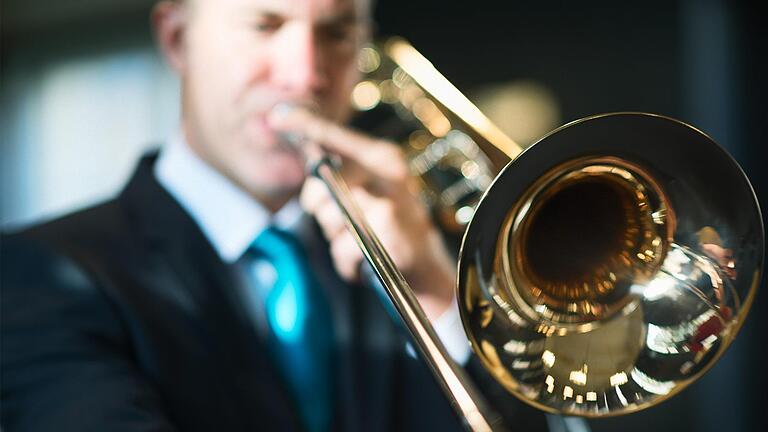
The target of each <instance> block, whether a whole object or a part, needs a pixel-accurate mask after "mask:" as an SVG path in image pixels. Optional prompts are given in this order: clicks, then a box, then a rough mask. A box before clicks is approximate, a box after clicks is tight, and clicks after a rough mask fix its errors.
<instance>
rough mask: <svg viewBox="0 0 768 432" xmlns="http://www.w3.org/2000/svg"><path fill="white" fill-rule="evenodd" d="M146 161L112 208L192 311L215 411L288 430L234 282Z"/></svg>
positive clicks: (287, 414)
mask: <svg viewBox="0 0 768 432" xmlns="http://www.w3.org/2000/svg"><path fill="white" fill-rule="evenodd" d="M154 160H155V156H150V157H145V158H143V159H142V161H141V162H140V164H139V167H138V169H137V172H136V173H135V175H134V177H133V178H132V179H131V181H130V182H129V184H128V186H127V187H126V189H125V190H124V191H123V193H122V194H121V196H120V202H121V204H122V205H123V206H124V207H125V209H126V211H127V212H128V213H129V214H131V215H132V217H133V219H134V220H135V221H136V222H137V224H138V225H139V231H140V232H142V233H143V235H144V236H145V240H146V241H147V242H148V244H150V245H151V247H152V249H153V250H154V251H156V253H157V254H158V255H159V256H161V257H163V258H164V260H165V261H166V262H167V265H168V266H169V268H170V269H171V271H172V272H173V274H175V276H176V277H177V279H178V280H179V281H180V283H179V284H178V286H179V287H180V289H182V290H184V291H185V293H183V294H184V295H188V296H189V297H190V298H191V299H192V302H193V303H194V304H195V307H194V308H193V314H194V316H193V317H191V319H190V325H192V326H195V327H196V330H197V331H196V332H194V334H198V335H201V336H202V339H203V340H200V341H194V343H201V344H205V345H206V349H205V351H207V352H209V353H211V356H210V361H211V362H212V366H213V367H212V368H211V370H210V373H211V374H212V375H215V376H216V382H217V384H218V387H219V391H220V393H219V395H217V397H219V398H221V399H224V400H222V401H218V402H220V403H219V406H220V408H221V410H223V411H224V412H226V413H227V415H228V416H230V417H231V418H232V419H234V423H235V424H239V425H241V426H243V427H248V428H250V427H255V428H257V427H264V426H268V427H275V428H277V429H279V430H292V429H295V428H296V417H295V415H294V414H293V409H292V407H291V404H290V402H289V400H288V398H287V397H286V395H285V393H284V391H283V390H282V387H281V385H280V384H279V383H278V382H277V380H276V379H275V376H276V374H275V373H273V370H272V369H273V368H272V365H271V364H270V362H269V359H268V356H267V354H266V350H265V349H264V347H263V345H262V343H261V342H260V340H259V338H258V336H257V335H256V332H255V329H254V327H253V325H252V324H251V321H250V319H249V317H248V315H247V311H246V309H245V308H244V306H243V302H242V301H241V298H240V295H239V293H240V292H241V291H240V289H239V286H238V284H240V283H241V280H240V279H239V278H238V277H237V275H236V274H235V272H234V268H232V267H231V266H227V265H225V264H224V263H223V262H222V261H221V260H220V258H219V257H218V255H217V254H216V252H215V251H214V250H213V248H212V247H211V245H210V244H209V243H208V241H207V240H206V239H205V237H204V235H203V234H202V232H201V231H200V229H199V228H198V227H197V225H196V224H195V223H194V221H193V220H192V219H191V218H190V217H189V216H188V215H187V214H186V213H185V212H184V210H183V209H182V208H181V207H180V206H179V205H178V204H177V203H176V202H175V200H174V199H173V198H172V197H171V196H170V195H169V194H168V193H167V192H166V191H165V190H164V189H163V188H162V186H160V184H159V183H157V181H156V180H155V178H154V175H153V173H152V166H153V163H154ZM211 397H214V395H211ZM212 403H216V401H212Z"/></svg>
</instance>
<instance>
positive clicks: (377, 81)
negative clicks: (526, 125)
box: [352, 38, 521, 234]
mask: <svg viewBox="0 0 768 432" xmlns="http://www.w3.org/2000/svg"><path fill="white" fill-rule="evenodd" d="M358 68H359V70H360V71H361V72H362V73H363V74H364V75H363V76H364V78H363V80H362V81H361V82H360V83H358V85H357V86H356V87H355V89H354V90H353V92H352V102H353V105H354V106H355V107H356V108H357V109H358V110H361V111H365V110H370V109H373V108H374V107H376V106H378V105H380V104H383V105H387V106H389V107H391V108H392V109H393V110H394V112H395V114H396V115H397V116H398V118H399V119H400V121H401V123H402V124H401V125H398V126H402V127H404V128H405V131H406V132H405V133H403V132H401V133H400V134H401V135H402V136H399V137H397V138H398V139H399V140H400V141H402V143H401V144H402V147H403V148H404V149H405V152H406V157H407V159H408V161H409V165H410V167H411V171H412V172H413V173H414V175H415V176H416V177H417V178H419V179H421V180H422V185H423V188H422V192H423V193H422V195H423V197H424V200H425V201H426V202H427V204H428V205H429V206H430V208H432V209H433V211H434V213H435V215H436V219H437V222H438V223H439V224H440V225H441V227H442V228H443V229H445V230H447V231H449V232H453V233H456V234H461V233H462V232H463V230H464V228H465V227H466V224H467V223H468V222H469V220H470V219H471V217H472V213H473V209H474V206H475V205H476V204H477V201H478V200H479V199H480V196H481V195H482V193H483V192H484V191H485V189H487V188H488V186H489V185H490V184H491V181H492V180H493V177H494V176H495V175H496V173H498V172H499V170H500V169H501V168H502V167H503V166H504V165H506V164H507V163H508V162H509V159H510V158H511V157H514V155H517V154H518V153H520V151H521V147H520V146H519V145H518V144H517V143H515V142H514V141H513V140H512V139H511V138H509V137H508V136H506V135H505V134H504V133H503V132H501V130H499V128H497V127H496V126H495V125H494V124H493V123H492V122H491V121H490V120H489V119H488V118H487V117H486V116H485V115H484V114H483V113H482V112H480V110H479V109H477V107H476V106H475V105H474V104H472V102H470V101H469V99H467V98H466V97H465V96H464V95H463V94H462V93H461V92H460V91H459V90H458V89H457V88H456V87H454V86H453V85H452V84H451V83H450V82H449V81H448V80H447V79H446V78H445V77H444V76H443V75H442V74H440V72H438V71H437V69H435V67H434V66H432V64H431V63H430V62H429V61H428V60H427V59H426V58H425V57H424V56H423V55H421V54H420V53H419V52H418V51H417V50H416V49H414V48H413V46H411V45H410V44H409V43H408V42H406V41H405V40H404V39H401V38H392V39H389V40H387V41H386V42H384V43H383V44H380V45H371V46H368V47H366V48H364V49H363V50H362V52H361V54H360V56H359V62H358ZM389 126H390V128H391V125H389ZM388 132H389V131H388Z"/></svg>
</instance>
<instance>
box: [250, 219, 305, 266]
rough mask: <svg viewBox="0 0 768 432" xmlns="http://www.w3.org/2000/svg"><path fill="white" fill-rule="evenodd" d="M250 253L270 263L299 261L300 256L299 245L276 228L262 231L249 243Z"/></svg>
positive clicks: (289, 235)
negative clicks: (287, 260)
mask: <svg viewBox="0 0 768 432" xmlns="http://www.w3.org/2000/svg"><path fill="white" fill-rule="evenodd" d="M250 249H251V251H252V252H254V253H256V255H257V256H262V257H264V258H266V259H268V260H270V261H275V260H280V259H283V258H287V259H294V260H295V259H299V257H300V256H301V255H302V247H301V244H300V243H299V242H298V240H296V238H295V237H294V236H293V234H291V233H290V232H288V231H285V230H282V229H280V228H276V227H268V228H267V229H265V230H263V231H262V232H261V233H260V234H259V235H258V236H256V239H255V240H254V241H253V243H251V247H250Z"/></svg>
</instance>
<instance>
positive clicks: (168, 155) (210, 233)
mask: <svg viewBox="0 0 768 432" xmlns="http://www.w3.org/2000/svg"><path fill="white" fill-rule="evenodd" d="M155 176H156V177H157V180H158V182H159V183H160V184H161V185H162V186H163V187H164V188H165V189H166V190H167V191H168V192H169V193H170V194H171V196H173V197H174V198H175V199H176V201H178V202H179V204H181V206H182V207H183V208H184V209H185V210H186V211H187V213H188V214H189V215H190V216H191V217H192V219H193V220H194V221H195V222H196V223H197V225H198V226H199V227H200V229H201V230H202V231H203V234H204V235H205V236H206V238H207V239H208V241H209V242H210V243H211V245H212V246H213V248H214V249H215V250H216V252H217V253H218V254H219V257H221V259H222V261H224V262H225V263H228V264H234V263H235V262H236V261H237V260H238V259H240V257H242V256H243V254H244V253H245V252H246V251H247V250H248V247H249V246H250V245H251V243H252V242H253V241H254V239H256V237H257V236H258V235H259V234H260V233H261V232H262V230H264V229H266V228H267V227H269V226H275V227H277V228H282V229H286V230H289V231H290V230H291V228H292V227H294V226H295V224H297V223H298V222H299V220H300V219H301V216H302V209H301V206H300V205H299V203H298V200H296V199H293V200H291V201H289V202H288V203H287V204H285V205H284V206H283V207H282V208H281V209H280V210H279V211H277V212H276V213H274V214H271V213H270V212H269V210H267V209H266V208H265V207H264V206H262V205H261V204H260V203H259V202H258V201H256V200H254V199H253V198H252V197H251V196H250V195H248V194H247V193H245V192H244V191H243V190H241V189H240V188H238V187H237V186H236V185H235V184H234V183H232V182H231V181H230V180H229V179H227V178H226V177H225V176H224V175H222V174H221V173H220V172H218V171H216V170H215V169H214V168H212V167H211V166H210V165H208V164H207V163H205V162H204V161H203V160H202V159H201V158H200V157H199V156H197V155H196V154H195V153H194V152H193V151H192V149H191V148H190V147H189V145H188V144H187V142H186V140H185V139H184V137H183V135H182V134H181V133H178V134H176V135H175V136H174V137H172V138H171V139H170V140H169V142H168V143H167V145H166V147H165V148H164V149H163V151H162V152H161V154H160V157H159V158H158V160H157V163H156V164H155ZM265 277H268V276H265ZM432 324H433V326H434V327H435V331H436V332H437V335H438V337H439V338H440V339H441V340H442V341H443V343H444V344H445V346H446V348H447V349H448V353H449V354H450V355H451V357H453V359H454V360H456V361H457V362H459V363H460V364H464V363H466V361H467V360H468V358H469V355H470V347H469V344H468V342H467V338H466V336H465V334H464V330H463V327H462V325H461V318H460V316H459V310H458V305H457V304H456V302H455V301H454V302H453V303H452V305H451V307H450V308H449V309H448V310H447V311H446V312H444V313H443V314H442V315H441V316H440V317H439V318H438V319H436V320H435V321H434V322H433V323H432ZM409 351H410V350H409Z"/></svg>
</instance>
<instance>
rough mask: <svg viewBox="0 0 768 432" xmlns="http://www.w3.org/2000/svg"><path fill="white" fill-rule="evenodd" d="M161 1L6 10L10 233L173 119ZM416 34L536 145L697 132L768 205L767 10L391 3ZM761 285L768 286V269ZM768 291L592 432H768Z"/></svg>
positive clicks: (684, 2)
mask: <svg viewBox="0 0 768 432" xmlns="http://www.w3.org/2000/svg"><path fill="white" fill-rule="evenodd" d="M152 4H153V1H152V0H68V1H62V2H55V1H54V2H52V1H44V0H5V1H3V2H2V3H0V8H2V9H0V17H1V18H2V23H1V31H2V34H1V39H0V48H1V50H0V88H2V94H1V95H0V225H1V226H2V227H3V228H4V229H9V228H13V227H17V226H20V225H24V224H27V223H31V222H34V221H39V220H43V219H47V218H50V217H53V216H56V215H59V214H61V213H63V212H67V211H70V210H72V209H75V208H77V207H81V206H84V205H87V204H89V203H92V202H95V201H97V200H99V199H103V198H107V197H109V196H111V195H113V194H114V193H116V192H117V191H118V190H119V188H120V187H121V186H122V184H123V183H124V182H125V181H126V179H127V177H128V175H129V174H130V172H131V170H132V169H133V166H134V164H135V162H136V160H137V159H138V157H139V156H140V155H141V154H142V153H143V152H144V151H146V150H147V149H150V148H155V147H158V146H160V145H162V142H163V141H164V140H165V139H166V138H167V137H168V135H169V134H172V133H173V132H174V131H175V130H176V128H177V121H178V112H179V109H178V104H177V100H178V92H179V90H178V83H177V82H176V80H175V78H174V77H173V75H172V73H171V72H170V70H169V69H168V67H167V66H166V65H164V64H163V62H162V60H161V59H160V57H159V54H158V53H157V52H156V50H155V47H154V44H153V39H152V34H151V30H150V28H149V20H148V16H149V11H150V8H151V6H152ZM375 15H376V20H377V23H378V28H377V33H378V34H379V35H382V36H383V35H401V36H404V37H406V38H407V39H408V40H410V41H411V43H412V44H413V45H414V46H415V47H416V48H417V49H419V50H420V51H421V52H422V53H423V54H424V55H425V56H426V57H427V58H429V59H430V60H431V61H432V63H433V64H434V65H435V66H436V67H437V68H438V69H439V70H440V71H441V72H442V73H443V74H444V75H445V76H446V77H447V78H448V79H449V80H451V81H452V82H453V83H454V84H455V85H456V86H457V87H458V88H459V89H461V90H462V91H464V92H465V93H466V94H467V95H468V96H469V97H470V99H472V100H473V101H474V102H476V103H477V104H478V105H479V106H480V108H481V109H482V110H483V111H484V112H485V113H486V114H487V115H488V116H489V117H491V118H492V119H493V120H494V121H496V122H497V123H498V124H499V125H500V126H501V128H502V129H503V130H504V131H506V132H507V133H508V134H509V135H510V136H512V137H513V138H515V139H516V140H518V141H519V142H521V143H523V144H529V143H531V142H533V141H535V140H536V138H537V137H539V136H541V135H543V134H544V133H546V132H548V131H549V130H551V129H553V128H555V127H557V126H559V125H561V124H564V123H566V122H568V121H571V120H575V119H577V118H580V117H584V116H587V115H591V114H596V113H602V112H610V111H647V112H653V113H659V114H664V115H668V116H672V117H675V118H678V119H681V120H683V121H686V122H688V123H691V124H693V125H694V126H696V127H698V128H699V129H701V130H703V131H704V132H706V133H707V134H709V135H710V136H712V137H713V138H714V139H715V140H716V141H717V142H719V143H720V144H721V145H722V146H723V147H725V148H726V149H727V150H728V151H729V152H730V153H731V154H732V155H734V157H735V158H736V159H737V160H738V161H739V163H740V164H741V165H742V167H743V168H744V170H745V171H746V173H747V175H748V176H749V177H750V179H751V181H752V183H753V185H754V187H755V189H756V193H757V195H758V197H759V198H760V201H761V202H762V203H763V208H764V209H765V208H766V205H768V194H767V193H768V192H767V191H768V173H766V171H767V170H766V169H765V165H766V161H768V158H766V150H765V145H766V143H768V109H766V105H765V103H766V97H768V91H767V90H768V89H767V87H768V86H767V85H766V79H765V77H766V76H768V70H766V69H767V68H766V65H767V63H768V61H767V60H766V57H767V55H768V51H767V50H766V48H767V47H768V44H766V39H767V37H766V34H767V33H768V32H767V31H766V28H765V18H766V17H768V16H766V15H765V14H763V13H762V7H761V5H760V4H759V2H746V1H726V0H665V1H662V0H646V1H642V2H640V1H628V2H616V1H612V2H609V1H587V2H578V4H577V3H575V2H566V1H549V0H543V1H539V2H535V3H534V2H522V1H511V0H507V1H498V0H495V1H491V0H474V1H472V2H447V1H439V0H419V1H405V0H386V1H384V0H380V1H378V2H377V5H376V13H375ZM764 279H765V278H764ZM767 301H768V295H766V293H765V289H764V287H763V289H761V292H759V294H758V296H757V299H756V301H755V304H754V306H753V311H752V313H751V315H750V317H749V319H748V320H747V322H746V325H745V327H744V330H743V334H742V335H741V336H740V337H739V338H737V339H736V342H735V343H734V345H733V346H732V347H731V348H730V349H729V351H728V352H727V353H726V355H725V356H724V358H723V359H722V360H721V362H720V363H719V364H718V365H717V366H715V367H714V368H713V369H712V370H711V371H710V372H709V373H708V374H707V375H706V376H705V377H704V379H702V380H701V381H699V382H697V383H696V384H694V385H693V386H691V388H689V389H688V390H686V391H685V392H684V393H683V394H682V395H680V396H677V397H675V398H673V399H672V400H670V401H669V402H668V403H666V404H664V405H662V406H659V407H656V408H653V409H650V410H647V411H645V412H642V413H639V414H636V415H634V416H630V417H622V418H614V419H605V420H599V421H594V422H592V427H593V429H594V430H596V431H600V430H623V431H646V430H653V431H673V430H674V431H677V430H700V431H712V432H715V431H717V432H724V431H734V430H739V431H752V430H768V421H767V420H766V419H768V416H767V415H766V412H765V411H766V409H768V397H766V386H768V372H766V363H767V362H766V357H765V356H766V354H767V353H768V349H766V347H765V344H766V342H768V340H766V335H768V317H767V316H766V314H768V306H767V305H766V302H767Z"/></svg>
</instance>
